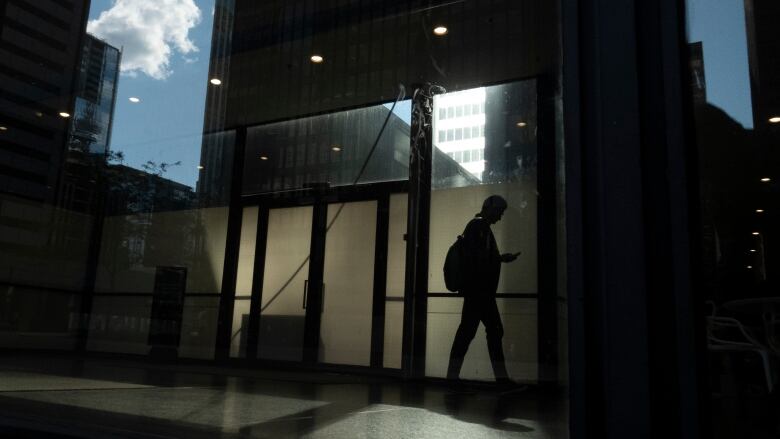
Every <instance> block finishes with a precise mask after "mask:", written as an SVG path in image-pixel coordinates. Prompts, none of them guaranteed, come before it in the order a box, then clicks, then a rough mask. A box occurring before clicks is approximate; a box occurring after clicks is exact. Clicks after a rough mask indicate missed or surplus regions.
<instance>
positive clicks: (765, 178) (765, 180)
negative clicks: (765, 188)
mask: <svg viewBox="0 0 780 439" xmlns="http://www.w3.org/2000/svg"><path fill="white" fill-rule="evenodd" d="M761 181H763V182H764V183H768V182H770V181H772V179H771V178H769V177H764V178H762V179H761Z"/></svg>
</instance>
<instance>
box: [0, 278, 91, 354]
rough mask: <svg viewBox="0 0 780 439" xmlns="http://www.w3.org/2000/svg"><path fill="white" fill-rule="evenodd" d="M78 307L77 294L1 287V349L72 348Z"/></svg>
mask: <svg viewBox="0 0 780 439" xmlns="http://www.w3.org/2000/svg"><path fill="white" fill-rule="evenodd" d="M80 305H81V296H80V295H79V294H68V293H64V292H62V291H58V290H46V289H38V288H25V287H18V286H0V346H6V347H8V348H12V349H35V348H43V349H57V350H70V349H73V348H74V347H75V345H76V331H77V330H78V328H79V324H81V321H80V319H81V318H82V317H81V315H80V312H79V308H80Z"/></svg>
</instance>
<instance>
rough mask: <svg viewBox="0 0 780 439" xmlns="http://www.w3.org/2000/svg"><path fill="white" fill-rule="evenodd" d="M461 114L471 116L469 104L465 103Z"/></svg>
mask: <svg viewBox="0 0 780 439" xmlns="http://www.w3.org/2000/svg"><path fill="white" fill-rule="evenodd" d="M463 115H464V116H471V105H466V106H465V107H464V108H463Z"/></svg>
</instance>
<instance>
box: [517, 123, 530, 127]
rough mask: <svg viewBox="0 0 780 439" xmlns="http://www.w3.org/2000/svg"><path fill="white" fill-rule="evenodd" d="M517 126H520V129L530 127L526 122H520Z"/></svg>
mask: <svg viewBox="0 0 780 439" xmlns="http://www.w3.org/2000/svg"><path fill="white" fill-rule="evenodd" d="M517 126H519V127H520V128H523V127H526V126H528V124H527V123H525V122H518V123H517Z"/></svg>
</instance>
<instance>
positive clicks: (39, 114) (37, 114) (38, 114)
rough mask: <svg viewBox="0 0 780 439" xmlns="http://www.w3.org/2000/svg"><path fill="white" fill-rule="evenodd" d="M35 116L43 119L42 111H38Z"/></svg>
mask: <svg viewBox="0 0 780 439" xmlns="http://www.w3.org/2000/svg"><path fill="white" fill-rule="evenodd" d="M35 115H36V116H38V117H43V113H41V112H40V111H36V112H35Z"/></svg>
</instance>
